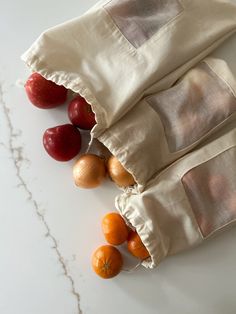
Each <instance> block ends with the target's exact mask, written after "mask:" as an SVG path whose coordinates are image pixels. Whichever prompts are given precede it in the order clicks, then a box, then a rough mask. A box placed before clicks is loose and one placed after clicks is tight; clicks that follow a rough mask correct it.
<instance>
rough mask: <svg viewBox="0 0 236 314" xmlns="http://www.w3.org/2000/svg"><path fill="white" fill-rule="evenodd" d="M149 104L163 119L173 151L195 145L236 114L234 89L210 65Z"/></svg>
mask: <svg viewBox="0 0 236 314" xmlns="http://www.w3.org/2000/svg"><path fill="white" fill-rule="evenodd" d="M147 101H148V103H149V104H150V105H151V106H152V108H153V109H154V110H155V111H156V112H157V113H158V114H159V116H160V119H161V120H162V123H163V126H164V129H165V134H166V138H167V142H168V146H169V150H170V152H176V151H179V150H181V149H184V148H186V147H188V146H190V145H191V144H194V143H195V142H196V141H198V140H199V139H201V137H203V136H204V135H206V134H207V133H208V132H209V131H211V130H212V129H213V128H214V127H216V126H217V125H219V124H220V123H221V122H223V121H224V120H225V119H227V118H228V117H229V116H230V115H231V114H232V113H234V112H235V111H236V98H235V97H234V95H233V93H232V91H231V89H230V88H229V86H228V85H227V84H226V83H225V82H224V81H223V80H221V79H220V78H219V77H218V76H217V75H216V74H215V73H214V72H213V71H212V70H211V69H210V68H209V66H208V65H207V64H206V63H201V64H200V65H198V66H197V67H195V68H194V69H192V70H190V71H189V72H188V74H187V75H186V76H185V77H184V78H183V80H181V81H179V82H178V83H177V84H176V85H174V86H173V87H172V88H170V89H168V90H166V91H163V92H161V93H159V94H157V95H154V96H152V97H149V98H148V99H147Z"/></svg>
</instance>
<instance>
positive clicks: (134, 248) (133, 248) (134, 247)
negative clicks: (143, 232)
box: [127, 231, 150, 260]
mask: <svg viewBox="0 0 236 314" xmlns="http://www.w3.org/2000/svg"><path fill="white" fill-rule="evenodd" d="M127 245H128V250H129V252H130V253H131V254H132V255H133V256H135V257H137V258H140V259H141V260H144V259H146V258H148V257H149V256H150V255H149V252H148V250H147V249H146V247H145V246H144V244H143V242H142V241H141V239H140V236H139V235H138V234H137V232H134V231H131V232H130V234H129V237H128V242H127Z"/></svg>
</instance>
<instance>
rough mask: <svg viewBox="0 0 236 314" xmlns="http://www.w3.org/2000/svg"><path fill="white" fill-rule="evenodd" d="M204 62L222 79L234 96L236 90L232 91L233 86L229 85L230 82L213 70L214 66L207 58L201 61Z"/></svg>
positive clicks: (235, 95)
mask: <svg viewBox="0 0 236 314" xmlns="http://www.w3.org/2000/svg"><path fill="white" fill-rule="evenodd" d="M203 62H204V63H206V64H207V66H208V67H209V68H210V69H211V71H212V72H213V73H214V74H215V75H216V76H217V77H218V78H219V79H220V80H222V81H223V82H224V83H225V84H226V85H227V86H228V88H229V89H230V91H231V93H232V94H233V96H234V97H235V98H236V92H235V91H234V89H233V87H232V86H231V85H230V83H229V82H228V81H226V79H225V78H223V77H221V76H220V75H219V74H218V73H217V72H216V71H215V70H214V68H213V67H212V66H211V65H210V64H209V63H208V62H207V60H204V61H203Z"/></svg>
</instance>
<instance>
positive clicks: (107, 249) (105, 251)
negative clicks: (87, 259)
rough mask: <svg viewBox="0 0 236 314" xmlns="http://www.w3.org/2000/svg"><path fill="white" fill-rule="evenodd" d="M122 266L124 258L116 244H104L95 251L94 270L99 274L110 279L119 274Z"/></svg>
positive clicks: (93, 258)
mask: <svg viewBox="0 0 236 314" xmlns="http://www.w3.org/2000/svg"><path fill="white" fill-rule="evenodd" d="M122 266H123V258H122V256H121V253H120V251H118V250H117V248H115V247H114V246H111V245H103V246H101V247H99V248H98V249H97V250H96V251H95V252H94V253H93V256H92V267H93V270H94V271H95V273H96V274H97V275H98V276H100V277H102V278H104V279H109V278H112V277H115V276H116V275H118V274H119V272H120V271H121V268H122Z"/></svg>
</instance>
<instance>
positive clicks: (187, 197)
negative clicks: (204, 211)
mask: <svg viewBox="0 0 236 314" xmlns="http://www.w3.org/2000/svg"><path fill="white" fill-rule="evenodd" d="M235 147H236V144H235V145H234V146H231V147H228V148H227V149H226V150H224V151H222V152H221V153H219V154H216V155H214V156H213V157H211V158H210V159H208V160H206V161H204V162H200V163H199V164H198V165H195V166H194V167H193V168H191V169H189V170H188V171H187V172H186V173H184V174H183V175H182V176H179V175H178V177H179V179H180V182H181V186H182V188H183V190H184V193H185V196H186V199H187V201H188V203H189V205H190V208H191V211H192V213H193V216H194V219H195V221H196V224H197V226H198V229H199V231H200V234H201V236H202V238H203V239H207V238H208V237H210V236H212V235H213V234H214V233H216V232H217V231H219V230H222V229H223V228H224V227H226V226H229V225H231V224H233V223H235V222H236V217H235V218H234V219H231V220H229V221H228V222H226V223H224V224H222V225H220V226H219V227H217V228H215V229H213V230H212V231H211V232H210V233H208V234H207V235H204V234H203V232H202V230H201V228H200V224H199V223H198V221H197V218H196V214H195V211H194V210H193V207H192V203H191V201H190V198H189V196H188V194H187V192H186V189H185V186H184V183H183V178H184V177H185V175H187V174H188V173H189V172H191V171H194V169H197V168H198V167H200V166H202V165H204V164H206V163H208V162H210V161H211V160H214V159H216V158H217V157H219V156H221V155H222V154H224V153H226V152H227V151H230V150H231V149H235ZM205 218H206V219H207V218H208V219H209V217H207V216H205Z"/></svg>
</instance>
